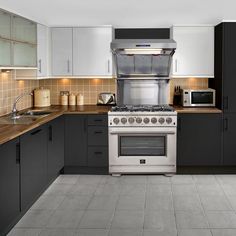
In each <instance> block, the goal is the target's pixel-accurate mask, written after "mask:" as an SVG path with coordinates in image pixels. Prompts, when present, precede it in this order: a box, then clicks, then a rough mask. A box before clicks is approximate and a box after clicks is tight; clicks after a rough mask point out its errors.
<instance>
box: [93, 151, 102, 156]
mask: <svg viewBox="0 0 236 236" xmlns="http://www.w3.org/2000/svg"><path fill="white" fill-rule="evenodd" d="M94 154H95V155H101V154H102V152H94Z"/></svg>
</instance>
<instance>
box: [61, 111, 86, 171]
mask: <svg viewBox="0 0 236 236" xmlns="http://www.w3.org/2000/svg"><path fill="white" fill-rule="evenodd" d="M87 164H88V163H87V116H86V115H74V114H73V115H66V116H65V166H67V167H75V166H78V167H79V166H87Z"/></svg>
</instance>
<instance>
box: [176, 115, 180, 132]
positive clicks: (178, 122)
mask: <svg viewBox="0 0 236 236" xmlns="http://www.w3.org/2000/svg"><path fill="white" fill-rule="evenodd" d="M177 128H178V131H181V118H180V117H178V119H177Z"/></svg>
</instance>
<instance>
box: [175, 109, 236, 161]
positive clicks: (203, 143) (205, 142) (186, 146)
mask: <svg viewBox="0 0 236 236" xmlns="http://www.w3.org/2000/svg"><path fill="white" fill-rule="evenodd" d="M235 127H236V126H235ZM221 152H222V114H196V113H195V114H178V129H177V166H220V165H222V155H221Z"/></svg>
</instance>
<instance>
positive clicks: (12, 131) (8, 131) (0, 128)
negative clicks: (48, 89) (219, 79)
mask: <svg viewBox="0 0 236 236" xmlns="http://www.w3.org/2000/svg"><path fill="white" fill-rule="evenodd" d="M174 108H175V110H176V111H177V113H222V111H221V110H219V109H217V108H185V107H177V106H176V107H174ZM30 109H36V110H42V111H44V110H45V111H50V112H51V113H50V114H49V115H47V116H44V117H42V118H39V119H37V120H36V121H34V122H33V123H31V124H27V125H25V124H24V125H23V124H0V144H3V143H5V142H7V141H10V140H12V139H14V138H16V137H18V136H20V135H22V134H24V133H26V132H28V131H30V130H32V129H34V128H36V127H39V126H40V125H43V124H45V123H47V122H49V121H51V120H53V119H55V118H57V117H59V116H61V115H63V114H107V113H108V111H109V110H110V109H111V106H97V105H84V106H60V105H52V106H50V107H46V108H40V109H39V108H28V109H26V110H30ZM21 112H22V111H21Z"/></svg>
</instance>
